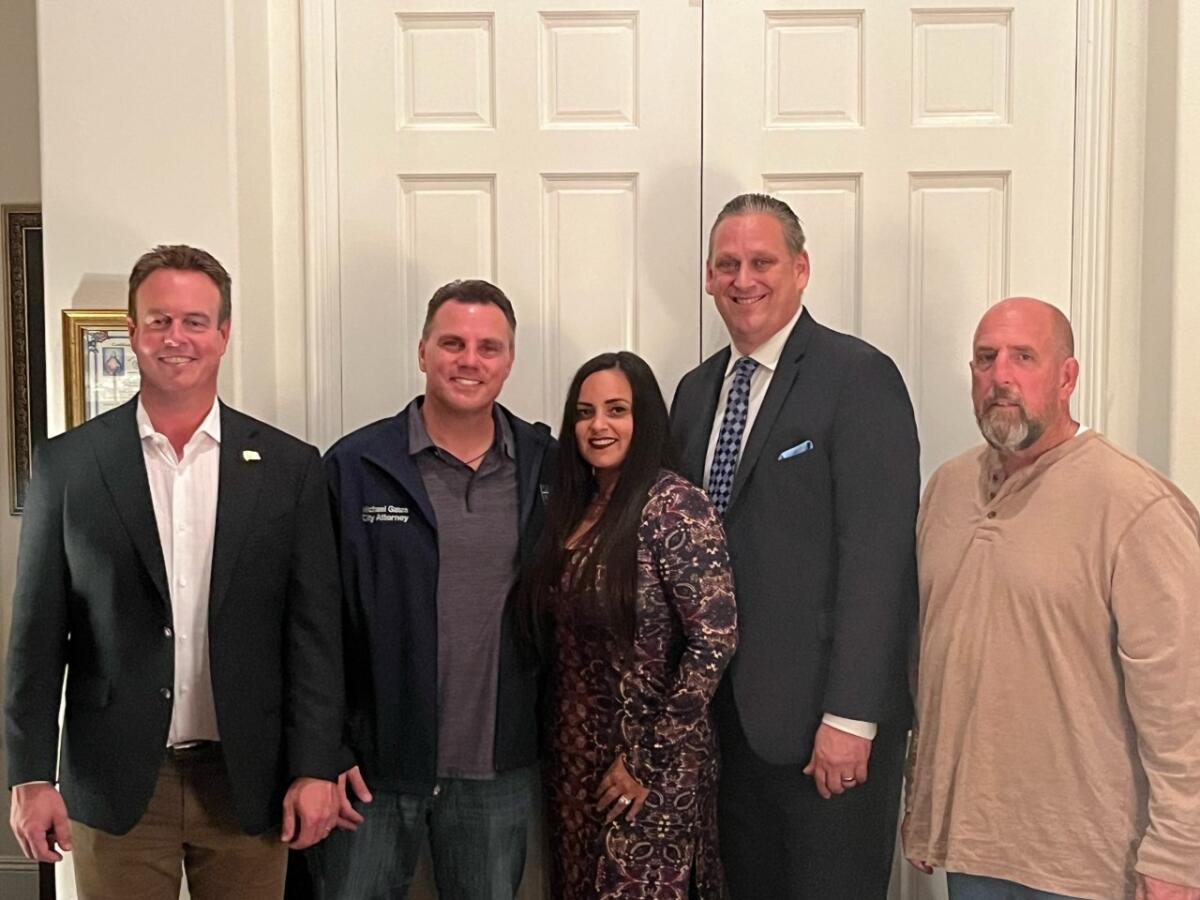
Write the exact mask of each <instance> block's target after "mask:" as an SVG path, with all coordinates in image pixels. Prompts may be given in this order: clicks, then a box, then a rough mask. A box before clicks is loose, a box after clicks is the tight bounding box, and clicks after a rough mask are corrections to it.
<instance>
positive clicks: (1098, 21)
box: [300, 0, 1116, 448]
mask: <svg viewBox="0 0 1200 900" xmlns="http://www.w3.org/2000/svg"><path fill="white" fill-rule="evenodd" d="M1076 2H1077V4H1078V5H1077V10H1078V14H1077V21H1078V26H1077V30H1076V94H1075V98H1076V99H1075V173H1074V203H1073V210H1072V221H1073V226H1072V232H1073V233H1072V236H1071V246H1072V253H1071V255H1072V261H1071V304H1070V313H1071V321H1072V323H1073V324H1074V326H1075V336H1076V345H1077V351H1076V352H1077V355H1078V356H1079V358H1080V364H1081V367H1082V371H1081V374H1080V379H1079V388H1078V390H1077V392H1076V399H1077V403H1078V407H1077V408H1078V412H1079V416H1080V417H1081V421H1083V422H1085V423H1087V424H1088V425H1090V426H1092V427H1093V428H1096V429H1099V430H1103V429H1104V426H1105V421H1106V418H1107V415H1106V410H1107V405H1108V403H1107V400H1108V398H1107V390H1106V378H1105V372H1106V368H1107V367H1106V362H1107V360H1106V358H1105V357H1106V355H1107V340H1108V322H1109V318H1110V308H1111V306H1112V305H1113V303H1114V299H1113V298H1112V297H1111V296H1110V292H1109V283H1110V252H1111V221H1110V211H1111V208H1112V193H1113V184H1112V166H1113V151H1112V148H1113V138H1114V127H1115V120H1114V115H1113V98H1114V89H1115V83H1114V77H1115V69H1116V66H1115V62H1114V60H1115V53H1116V29H1115V23H1116V0H1076ZM336 11H337V0H301V10H300V12H301V44H302V46H301V57H302V61H301V66H302V92H301V109H302V115H303V136H304V137H303V140H304V148H303V150H304V209H305V222H304V235H305V316H306V325H307V328H306V331H307V367H306V372H307V384H306V388H307V410H306V411H307V419H308V429H307V437H308V440H309V441H311V442H313V443H315V444H317V445H318V446H319V447H321V448H325V447H328V446H329V445H330V444H332V443H333V442H334V441H335V440H337V438H339V437H340V436H341V434H342V377H341V357H342V349H341V311H342V302H341V288H340V285H341V269H340V265H341V264H340V243H339V222H338V149H337V147H338V136H337V127H338V123H337V34H336ZM1015 224H1016V227H1020V223H1015ZM996 299H999V298H996ZM963 355H964V359H965V358H966V356H967V353H966V348H964V353H963Z"/></svg>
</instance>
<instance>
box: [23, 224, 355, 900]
mask: <svg viewBox="0 0 1200 900" xmlns="http://www.w3.org/2000/svg"><path fill="white" fill-rule="evenodd" d="M229 314H230V279H229V275H228V274H227V273H226V272H225V269H224V268H223V267H222V266H221V264H220V263H219V262H217V260H215V259H214V258H213V257H212V256H210V255H209V254H207V253H205V252H204V251H201V250H196V249H194V248H191V247H186V246H181V245H176V246H160V247H157V248H155V249H154V250H153V251H150V252H149V253H147V254H145V255H144V256H143V257H142V258H141V259H140V260H138V263H137V265H135V267H134V269H133V272H132V274H131V275H130V281H129V318H128V327H129V335H130V342H131V344H132V346H133V351H134V354H135V355H136V357H137V361H138V363H139V366H140V370H141V391H140V393H139V394H138V396H137V397H136V398H134V399H133V400H131V401H129V402H128V403H126V404H124V405H123V406H120V407H118V408H117V409H115V410H112V411H111V412H109V413H106V414H104V415H101V416H98V417H97V418H95V419H92V420H91V421H89V422H87V423H86V424H84V425H81V426H80V427H78V428H76V429H73V430H71V431H69V432H67V433H66V434H64V435H61V436H60V437H57V438H55V439H53V440H51V441H49V442H47V443H46V444H45V445H44V446H43V447H42V448H41V450H40V452H39V454H38V459H37V462H36V464H35V467H34V477H33V480H32V482H31V485H30V493H29V499H28V501H27V504H26V509H25V521H24V524H23V528H22V533H21V547H20V557H19V562H18V573H17V587H16V592H15V595H14V599H13V622H12V633H11V639H10V644H9V652H8V686H7V697H6V702H5V735H6V739H7V742H8V784H9V785H10V786H15V787H13V803H12V820H11V823H12V827H13V831H14V833H15V834H16V836H17V840H18V841H19V842H20V844H21V847H22V849H23V850H24V852H25V853H26V855H27V856H29V857H30V858H33V859H38V860H41V861H44V862H53V861H57V860H59V859H61V858H62V857H61V855H60V854H59V853H58V852H57V851H56V849H55V845H56V844H57V845H58V846H61V847H62V848H63V849H67V850H73V851H74V860H75V873H76V883H77V886H78V890H79V896H80V897H81V898H92V897H135V896H136V897H146V898H158V897H161V898H164V900H166V898H176V897H178V896H179V882H180V878H181V872H183V871H186V873H187V877H188V885H189V889H190V891H191V895H192V897H194V898H197V900H200V898H213V900H215V898H229V897H238V898H264V900H265V898H278V897H281V896H282V893H283V876H284V869H285V865H286V850H287V847H288V845H289V844H290V845H291V846H292V847H303V846H308V845H310V844H312V843H314V842H315V841H317V840H320V839H321V838H322V837H323V836H325V835H326V834H327V833H328V832H329V830H330V829H331V828H332V826H333V824H334V822H335V821H336V818H337V798H336V792H335V784H334V782H335V781H336V778H337V774H338V763H339V759H338V753H339V747H340V742H341V729H342V717H343V699H342V697H343V692H342V665H341V652H342V649H341V613H340V599H339V586H338V582H337V560H336V555H335V549H334V544H333V533H332V526H331V520H330V515H329V509H328V505H327V503H326V502H325V496H324V480H323V478H322V475H321V469H320V461H319V458H318V455H317V451H316V449H315V448H313V447H310V446H308V445H306V444H304V443H302V442H300V441H298V440H296V439H295V438H293V437H290V436H288V435H286V434H284V433H283V432H280V431H277V430H276V429H274V428H271V427H270V426H268V425H265V424H263V423H261V422H257V421H255V420H253V419H251V418H249V417H248V416H244V415H242V414H241V413H238V412H235V411H234V410H232V409H230V408H228V407H227V406H225V405H224V404H223V403H220V402H219V401H218V400H217V373H218V368H219V366H220V360H221V357H222V355H223V354H224V352H225V347H226V344H227V341H228V338H229V328H230V321H229ZM64 670H65V671H66V707H65V713H64V718H63V725H62V747H61V749H62V757H61V763H59V759H58V751H59V720H58V714H59V700H60V697H61V692H62V684H63V674H64ZM56 780H57V781H58V783H59V789H60V790H61V794H60V793H59V790H56V789H55V786H54V782H55V781H56ZM68 810H69V813H68ZM281 813H282V820H283V821H282V833H281V832H280V821H281ZM68 815H69V819H68ZM281 838H282V840H281Z"/></svg>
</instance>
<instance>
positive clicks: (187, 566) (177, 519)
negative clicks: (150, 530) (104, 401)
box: [137, 398, 221, 746]
mask: <svg viewBox="0 0 1200 900" xmlns="http://www.w3.org/2000/svg"><path fill="white" fill-rule="evenodd" d="M137 423H138V434H139V435H140V436H141V439H142V457H143V458H144V459H145V461H146V477H147V478H148V479H149V481H150V499H151V501H152V502H153V504H154V519H155V521H156V522H157V524H158V540H159V543H160V544H161V546H162V554H163V563H165V565H166V569H167V585H168V589H169V590H170V593H171V613H172V623H173V624H172V628H171V630H172V631H173V632H174V640H175V690H174V695H173V700H172V706H171V727H170V730H169V731H168V732H167V745H168V746H173V745H175V744H183V743H187V742H188V741H215V740H219V738H220V735H219V734H218V733H217V710H216V705H215V704H214V702H213V690H212V673H211V671H210V669H209V659H208V592H209V582H210V581H211V578H212V559H213V536H214V535H215V533H216V527H217V485H218V481H219V478H220V461H221V410H220V407H219V404H218V403H217V401H216V400H214V401H213V406H212V409H211V410H209V413H208V415H207V416H206V417H205V418H204V421H203V422H201V423H200V427H199V428H197V429H196V431H195V433H194V434H192V436H191V438H189V439H188V442H187V444H185V445H184V448H183V454H182V456H180V457H178V458H177V457H176V456H175V448H173V447H172V446H171V442H170V441H169V440H167V438H166V437H165V436H164V435H162V434H159V433H158V432H157V431H155V430H154V425H153V424H152V423H151V422H150V417H149V416H148V415H147V414H146V410H145V408H144V407H143V406H142V401H141V399H140V398H139V399H138V404H137Z"/></svg>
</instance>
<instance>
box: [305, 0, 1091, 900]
mask: <svg viewBox="0 0 1200 900" xmlns="http://www.w3.org/2000/svg"><path fill="white" fill-rule="evenodd" d="M329 2H331V3H336V32H337V53H336V57H337V58H336V68H337V85H338V87H337V121H338V159H339V162H338V181H339V188H338V195H339V196H338V201H339V209H340V212H339V243H340V309H341V322H340V328H341V335H342V341H341V371H342V378H341V383H342V427H343V429H344V430H349V429H351V428H353V427H356V426H358V425H360V424H362V423H364V422H367V421H370V420H373V419H375V418H378V417H381V416H384V415H388V414H390V413H391V412H393V411H395V410H396V409H398V408H399V407H400V406H402V405H403V404H404V403H405V402H407V400H408V399H409V398H410V397H411V396H412V395H413V394H415V393H417V392H418V391H419V390H420V387H421V378H420V374H419V372H418V371H417V367H416V353H415V349H416V344H417V340H418V337H419V334H420V326H421V322H422V319H423V315H424V306H425V303H426V301H427V300H428V298H429V296H430V294H431V293H432V292H433V290H434V288H436V287H437V286H438V285H440V284H442V283H444V282H446V281H449V280H451V279H454V278H469V277H481V278H486V279H489V280H491V281H494V282H496V283H497V284H499V285H500V286H501V287H502V288H503V289H504V290H505V291H506V293H507V294H508V295H509V297H510V298H511V299H512V300H513V303H514V305H515V306H516V310H517V317H518V323H519V324H518V333H517V362H516V366H515V368H514V370H513V374H512V377H511V379H510V381H509V383H508V386H507V387H506V389H505V393H504V395H503V399H504V401H505V402H506V403H507V404H509V405H510V406H512V407H513V408H514V409H515V410H516V411H517V412H518V413H520V414H522V415H524V416H526V417H529V418H536V419H542V420H544V421H547V422H549V423H551V424H552V425H554V426H555V427H557V425H558V422H559V419H560V417H561V414H562V412H561V404H562V399H563V396H564V395H565V391H566V386H567V384H568V382H569V380H570V377H571V375H572V373H573V372H574V370H575V369H576V367H577V366H578V365H579V364H580V363H581V362H582V361H583V360H585V359H587V358H588V357H590V356H592V355H593V354H595V353H598V352H601V351H603V350H612V349H618V348H626V349H632V350H635V351H637V352H638V353H640V354H642V355H643V356H645V357H646V359H648V360H649V361H650V363H651V364H652V366H653V367H654V369H655V371H656V372H657V373H658V375H659V378H660V381H661V382H662V385H663V390H664V392H665V394H666V396H667V399H668V401H669V399H670V396H671V394H672V392H673V390H674V387H675V383H676V382H677V381H678V379H679V377H680V376H681V375H682V374H683V373H684V372H686V371H687V370H688V369H689V368H691V367H692V366H694V365H696V364H697V363H698V362H699V361H700V360H701V359H702V358H703V356H704V355H707V353H709V352H711V351H713V350H715V349H717V348H718V347H720V346H721V345H722V344H723V343H724V342H725V341H726V337H725V331H724V328H723V326H722V325H721V323H720V320H719V319H718V318H717V316H716V315H715V313H714V311H713V309H712V304H711V301H709V300H708V298H707V297H705V296H704V295H703V291H702V285H703V281H702V263H703V247H704V242H705V239H706V234H707V228H708V226H709V224H710V223H711V222H712V220H713V217H714V216H715V215H716V213H717V211H718V210H719V209H720V207H721V205H722V204H723V203H724V202H725V201H726V200H727V199H728V198H729V197H731V196H733V195H734V194H737V193H740V192H742V191H748V190H756V191H766V192H769V193H773V194H776V195H779V196H781V197H783V198H784V199H786V200H787V201H788V202H789V203H790V204H791V205H792V207H793V208H794V209H795V210H796V212H797V214H798V215H799V216H800V218H801V220H802V221H803V222H804V225H805V228H806V231H807V233H808V239H809V248H810V254H811V258H812V268H813V276H812V279H811V282H810V285H809V288H808V291H807V292H806V295H805V303H806V305H807V306H808V307H809V309H810V310H811V311H812V313H813V315H814V316H815V317H816V318H817V319H818V320H819V321H821V322H824V323H825V324H828V325H831V326H833V327H835V328H839V329H842V330H845V331H849V332H853V333H856V334H860V335H862V336H863V337H865V338H866V339H867V340H869V341H871V342H872V343H875V344H876V345H878V346H880V347H882V348H883V349H884V350H885V351H887V352H888V353H889V354H891V355H892V356H893V358H894V359H895V360H896V361H897V363H898V364H899V365H900V368H901V370H902V371H903V372H904V375H905V377H906V380H907V382H908V386H909V389H910V391H911V393H912V396H913V400H914V402H915V404H916V407H917V412H918V418H919V425H920V429H921V439H922V445H923V466H924V468H925V471H926V472H927V473H928V472H929V471H931V470H932V468H933V467H935V466H936V465H937V464H939V463H940V462H942V461H943V460H945V459H946V458H948V457H949V456H951V455H952V454H953V453H956V452H958V451H959V450H961V449H962V448H964V447H966V446H969V445H970V444H972V443H975V442H976V441H977V440H978V438H977V432H976V431H975V425H974V422H973V420H972V416H971V412H970V406H969V399H968V387H969V378H968V373H967V361H968V359H969V355H970V338H971V334H972V331H973V328H974V326H975V323H976V321H977V320H978V318H979V316H980V315H981V314H982V312H983V311H984V310H985V309H986V308H987V306H988V305H989V304H991V303H993V302H995V301H996V300H998V299H1000V298H1001V297H1003V296H1005V295H1007V294H1011V293H1027V294H1033V295H1035V296H1041V297H1044V298H1046V299H1048V300H1051V301H1052V302H1055V303H1057V304H1059V305H1060V306H1062V307H1063V308H1066V307H1067V306H1068V305H1069V298H1070V289H1071V233H1072V222H1071V215H1072V190H1073V179H1072V169H1073V140H1074V118H1075V47H1076V40H1075V33H1076V18H1075V17H1076V8H1075V3H1073V2H1070V0H1005V2H1004V3H1003V4H995V5H994V6H993V5H989V4H988V3H986V2H983V3H981V2H979V0H927V2H922V3H920V4H916V5H910V4H909V3H905V2H900V0H858V2H856V3H854V4H852V5H850V6H847V7H846V8H844V9H842V8H839V6H838V4H837V3H828V2H820V3H809V2H798V0H778V2H773V3H770V4H769V5H764V4H762V3H759V2H751V0H704V2H701V0H636V2H634V0H545V2H536V3H535V2H533V0H492V2H486V0H329ZM925 890H926V888H925V887H922V886H920V885H917V884H915V883H914V884H910V885H908V887H907V889H906V891H905V894H906V895H907V896H909V897H917V896H919V895H923V893H924V891H925Z"/></svg>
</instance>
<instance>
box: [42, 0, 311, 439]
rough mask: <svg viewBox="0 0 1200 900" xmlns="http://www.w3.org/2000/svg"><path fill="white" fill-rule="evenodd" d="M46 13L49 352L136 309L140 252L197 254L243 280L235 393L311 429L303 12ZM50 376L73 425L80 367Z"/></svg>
mask: <svg viewBox="0 0 1200 900" xmlns="http://www.w3.org/2000/svg"><path fill="white" fill-rule="evenodd" d="M39 13H40V27H39V35H38V37H39V42H40V54H41V60H42V85H41V90H42V166H43V172H44V173H45V178H44V183H43V190H42V202H43V207H44V213H45V218H46V221H47V222H48V223H52V224H53V227H48V228H47V231H46V298H47V300H46V306H47V309H46V331H47V345H48V346H47V358H48V359H51V360H57V359H60V358H61V352H62V351H61V328H60V325H59V316H60V311H61V309H63V308H66V307H84V308H91V307H123V306H124V304H125V297H124V284H125V279H126V277H127V276H128V272H129V268H130V266H131V265H132V263H133V261H134V260H135V259H136V258H137V257H138V255H139V254H141V253H142V252H143V251H144V250H146V249H148V248H149V247H151V246H153V245H154V244H157V243H161V242H171V243H174V242H181V243H190V244H195V245H197V246H200V247H204V248H205V249H207V250H209V251H211V252H212V253H213V254H215V255H216V256H217V258H218V259H220V260H221V261H222V262H223V263H224V264H225V266H226V267H227V268H228V269H229V271H230V273H231V274H232V275H233V278H234V284H235V294H234V311H233V342H232V345H231V349H230V351H229V355H228V356H227V357H226V361H225V365H224V367H223V371H222V394H223V395H224V396H225V397H226V399H228V400H230V401H232V402H233V403H235V404H236V405H238V406H240V407H242V408H243V409H245V410H246V411H248V412H250V413H252V414H255V415H258V416H261V417H263V418H266V419H268V420H271V421H273V422H276V423H278V424H280V425H282V426H283V427H285V428H289V429H291V430H294V431H298V432H303V431H304V420H303V398H304V377H303V369H302V365H303V345H304V339H303V338H304V330H303V315H302V309H303V303H302V296H301V291H300V279H301V277H302V270H301V268H300V265H301V262H300V249H299V248H300V246H301V240H300V239H301V231H300V229H301V222H302V218H301V212H300V187H299V185H300V182H299V178H300V159H301V157H300V148H299V123H298V111H299V66H298V62H297V41H298V28H299V24H298V15H299V14H298V4H297V3H296V2H294V0H292V2H271V3H265V4H260V3H254V4H251V3H246V4H242V3H239V4H231V3H193V2H187V0H164V2H162V3H158V4H156V5H155V9H154V14H153V15H149V16H148V15H146V5H145V4H144V3H142V2H139V0H112V2H107V3H103V4H76V3H57V2H47V0H42V2H40V3H39ZM168 20H169V21H170V23H171V28H170V31H169V34H170V39H169V40H165V39H164V38H163V35H164V34H166V32H164V31H163V29H162V23H163V22H164V21H168ZM133 60H136V64H132V65H131V64H130V61H133ZM48 369H49V371H48V372H47V389H48V410H47V418H48V421H49V423H50V430H51V431H52V432H56V431H58V430H60V429H61V428H62V423H63V403H62V374H61V372H60V371H59V370H58V368H57V367H55V366H49V367H48Z"/></svg>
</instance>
